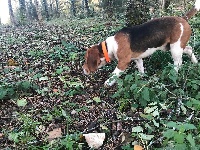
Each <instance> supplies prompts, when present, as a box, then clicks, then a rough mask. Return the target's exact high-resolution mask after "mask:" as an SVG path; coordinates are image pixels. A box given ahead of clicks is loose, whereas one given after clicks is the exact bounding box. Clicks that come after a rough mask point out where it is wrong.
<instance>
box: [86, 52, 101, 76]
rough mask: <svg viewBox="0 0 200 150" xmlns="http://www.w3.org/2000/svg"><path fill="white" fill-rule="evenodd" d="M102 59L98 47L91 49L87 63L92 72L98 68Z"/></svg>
mask: <svg viewBox="0 0 200 150" xmlns="http://www.w3.org/2000/svg"><path fill="white" fill-rule="evenodd" d="M99 61H100V57H99V51H98V49H97V48H93V49H90V50H89V51H88V58H87V65H88V67H89V69H90V71H91V72H94V71H96V70H97V69H98V63H99Z"/></svg>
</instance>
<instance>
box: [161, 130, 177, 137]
mask: <svg viewBox="0 0 200 150" xmlns="http://www.w3.org/2000/svg"><path fill="white" fill-rule="evenodd" d="M175 132H176V131H174V130H172V129H169V130H167V131H165V132H164V133H163V136H164V137H166V138H168V139H170V138H172V137H174V134H175Z"/></svg>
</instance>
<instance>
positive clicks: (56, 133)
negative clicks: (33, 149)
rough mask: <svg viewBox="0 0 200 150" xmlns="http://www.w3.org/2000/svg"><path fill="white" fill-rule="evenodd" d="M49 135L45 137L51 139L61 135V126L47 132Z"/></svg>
mask: <svg viewBox="0 0 200 150" xmlns="http://www.w3.org/2000/svg"><path fill="white" fill-rule="evenodd" d="M47 134H48V135H49V136H48V137H47V139H48V140H53V139H55V138H59V137H61V136H62V131H61V128H55V129H53V131H50V132H48V133H47Z"/></svg>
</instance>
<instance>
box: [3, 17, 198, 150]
mask: <svg viewBox="0 0 200 150" xmlns="http://www.w3.org/2000/svg"><path fill="white" fill-rule="evenodd" d="M61 22H62V23H60V22H59V24H58V23H56V22H48V23H44V24H42V25H39V24H37V23H32V24H28V25H23V26H19V27H15V28H12V27H1V31H0V32H1V35H0V62H1V66H0V148H1V149H35V150H36V149H56V150H60V149H69V150H71V149H90V148H89V146H88V144H87V142H86V140H85V138H84V136H83V134H87V133H97V132H98V133H105V134H106V138H105V140H104V143H103V145H102V147H101V149H124V150H129V149H133V148H135V149H141V147H142V148H143V149H148V150H149V149H170V150H171V149H175V150H178V149H182V150H183V149H185V150H188V149H191V150H194V149H200V123H199V122H200V121H199V119H200V113H199V110H200V86H199V85H200V65H199V64H192V63H191V62H190V58H188V57H186V56H184V64H183V66H182V68H181V69H180V72H179V74H176V73H175V71H174V69H173V65H172V61H171V56H170V54H169V53H162V52H157V53H155V54H154V55H152V56H151V57H149V58H147V59H146V60H145V64H144V65H145V68H146V74H145V75H143V76H141V75H140V74H139V73H138V72H137V71H136V69H135V66H134V63H132V64H131V65H130V67H131V68H133V69H129V70H127V73H126V74H124V75H123V76H122V77H121V78H120V79H118V84H117V85H115V86H114V87H110V88H105V87H104V86H103V84H104V81H105V80H106V79H107V78H108V76H109V75H110V73H111V72H112V71H113V69H114V66H115V64H116V62H113V63H112V64H110V65H107V66H105V67H104V68H102V69H101V70H100V71H97V72H96V73H94V74H93V75H90V76H84V75H83V71H82V65H83V61H84V53H85V50H84V47H87V46H90V45H93V44H95V43H98V42H99V41H101V40H104V39H105V38H106V37H107V36H109V35H112V34H113V33H114V32H115V31H117V30H118V29H120V28H121V27H122V26H124V21H123V20H122V19H116V18H115V19H113V20H109V21H105V19H104V18H101V17H91V18H86V19H74V20H73V21H72V20H63V21H61ZM190 24H191V25H192V28H193V35H192V37H191V40H190V43H189V45H191V46H192V47H193V48H194V51H195V54H196V56H197V58H199V54H200V47H199V45H200V43H199V40H200V30H199V25H200V20H199V19H198V16H197V17H194V18H193V19H192V20H191V22H190ZM134 145H135V146H134ZM138 145H140V146H141V147H139V146H138ZM137 146H138V147H137Z"/></svg>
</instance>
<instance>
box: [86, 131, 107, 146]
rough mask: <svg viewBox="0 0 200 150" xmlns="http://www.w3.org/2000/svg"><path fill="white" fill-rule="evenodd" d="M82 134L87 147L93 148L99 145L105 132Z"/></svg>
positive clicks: (101, 143)
mask: <svg viewBox="0 0 200 150" xmlns="http://www.w3.org/2000/svg"><path fill="white" fill-rule="evenodd" d="M83 136H84V137H85V140H86V142H87V143H88V145H89V147H90V148H94V149H98V148H99V147H101V146H102V145H103V141H104V140H105V137H106V135H105V133H88V134H83Z"/></svg>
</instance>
